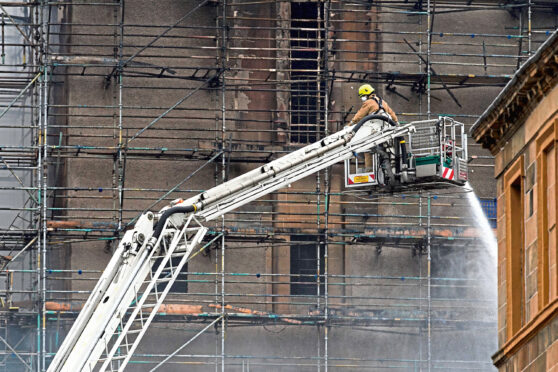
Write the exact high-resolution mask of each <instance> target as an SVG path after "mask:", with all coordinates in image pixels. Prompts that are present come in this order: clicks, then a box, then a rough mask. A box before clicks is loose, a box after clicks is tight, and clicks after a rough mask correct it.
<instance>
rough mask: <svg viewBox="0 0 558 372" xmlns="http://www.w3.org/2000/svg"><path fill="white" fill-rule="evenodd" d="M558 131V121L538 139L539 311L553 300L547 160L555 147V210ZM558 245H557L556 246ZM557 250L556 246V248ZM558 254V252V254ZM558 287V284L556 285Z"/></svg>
mask: <svg viewBox="0 0 558 372" xmlns="http://www.w3.org/2000/svg"><path fill="white" fill-rule="evenodd" d="M557 131H558V125H556V121H554V122H551V123H550V124H549V125H547V126H546V128H544V129H543V130H541V132H540V133H539V135H538V136H537V139H536V159H537V160H536V161H537V168H536V169H537V258H538V264H537V265H538V275H537V279H538V283H537V291H538V294H539V297H538V300H539V301H538V305H539V311H541V310H542V309H543V308H544V307H545V306H546V305H548V303H549V302H550V301H551V300H552V298H550V297H551V296H550V293H549V292H550V263H549V253H550V251H549V249H550V247H549V239H548V212H547V211H548V208H547V203H548V201H549V198H548V195H547V189H548V179H547V159H546V152H547V151H548V150H549V149H550V148H551V147H552V146H554V153H555V159H554V178H555V180H554V182H555V187H554V200H555V205H554V209H555V210H556V207H558V203H557V202H556V198H557V197H558V195H557V188H556V175H557V173H556V172H557V171H558V161H557V159H556V154H558V151H557V150H558V149H557V148H556V139H557V138H558V136H557ZM557 238H558V230H557V229H556V227H555V228H554V239H555V240H554V241H555V242H557V240H556V239H557ZM555 245H556V244H555ZM554 249H555V250H556V246H555V247H554ZM556 253H558V252H556ZM554 285H555V286H556V285H558V283H556V282H555V283H554Z"/></svg>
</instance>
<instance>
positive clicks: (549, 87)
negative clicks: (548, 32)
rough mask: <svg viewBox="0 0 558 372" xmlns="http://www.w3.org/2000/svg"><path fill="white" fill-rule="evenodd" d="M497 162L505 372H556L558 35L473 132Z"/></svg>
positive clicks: (498, 358)
mask: <svg viewBox="0 0 558 372" xmlns="http://www.w3.org/2000/svg"><path fill="white" fill-rule="evenodd" d="M471 134H472V136H473V137H474V139H475V140H476V141H477V142H480V143H482V145H483V146H484V147H485V148H488V149H490V151H491V152H492V154H493V155H494V156H495V170H494V175H495V177H496V179H497V193H498V344H499V350H498V352H497V353H496V354H494V356H493V360H494V364H495V365H496V366H497V367H498V368H499V370H500V371H556V370H558V342H556V341H557V340H558V317H557V316H556V315H557V313H558V290H557V288H558V286H557V285H558V275H557V265H556V253H557V247H558V246H557V239H556V238H557V232H558V230H557V229H556V210H557V208H556V207H557V204H556V202H557V200H558V198H557V191H558V189H557V188H556V175H557V169H558V168H557V166H558V161H557V159H558V152H557V150H556V149H557V147H558V142H557V141H558V31H556V32H554V34H553V35H552V36H551V37H550V38H549V39H548V40H547V42H546V43H545V44H544V45H542V46H541V48H540V49H539V50H538V51H537V52H536V53H535V54H534V55H533V56H532V57H531V58H530V59H529V60H528V61H527V62H526V63H525V64H524V65H523V66H522V67H521V69H520V70H519V71H518V72H517V73H516V74H515V76H514V77H513V79H512V80H511V81H510V82H509V83H508V85H507V86H506V87H505V88H504V90H503V91H502V92H501V93H500V94H499V95H498V97H497V98H496V100H495V101H494V102H493V103H492V104H491V106H490V107H489V108H488V109H487V110H486V111H485V112H484V114H483V115H482V116H481V117H480V118H479V120H478V121H477V122H476V123H475V125H474V126H473V128H472V129H471Z"/></svg>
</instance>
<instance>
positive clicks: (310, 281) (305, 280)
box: [291, 235, 325, 296]
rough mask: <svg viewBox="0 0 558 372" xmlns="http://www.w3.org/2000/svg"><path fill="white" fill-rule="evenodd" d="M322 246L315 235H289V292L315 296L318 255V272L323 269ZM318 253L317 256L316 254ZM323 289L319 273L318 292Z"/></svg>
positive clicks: (322, 280) (323, 250) (321, 271)
mask: <svg viewBox="0 0 558 372" xmlns="http://www.w3.org/2000/svg"><path fill="white" fill-rule="evenodd" d="M324 252H325V249H324V247H323V246H322V247H320V244H319V237H318V236H317V235H303V236H299V235H293V236H291V294H292V295H308V296H315V295H317V294H318V270H317V268H318V257H319V258H320V273H323V270H324V259H325V257H324ZM318 255H319V256H318ZM324 291H325V287H324V278H323V275H320V293H321V294H323V293H324Z"/></svg>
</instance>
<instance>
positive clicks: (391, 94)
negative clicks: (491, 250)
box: [0, 0, 558, 371]
mask: <svg viewBox="0 0 558 372" xmlns="http://www.w3.org/2000/svg"><path fill="white" fill-rule="evenodd" d="M0 12H1V15H0V17H1V19H0V22H1V24H0V27H1V45H0V48H1V60H2V61H1V62H2V66H1V67H0V95H1V108H0V109H1V110H2V111H1V113H0V133H2V136H1V137H0V138H2V142H1V143H0V160H1V164H0V169H1V171H2V173H1V174H2V177H1V178H0V180H1V182H0V190H1V192H0V200H1V205H0V213H1V218H0V221H2V223H1V225H0V236H1V239H0V244H1V247H0V249H1V252H0V265H1V267H2V270H1V271H0V282H1V283H2V284H1V287H0V305H1V308H0V358H1V361H0V370H4V371H19V370H21V371H26V370H36V371H46V369H47V368H48V364H49V362H50V360H51V359H52V357H53V355H54V354H55V353H56V350H57V348H58V347H59V345H60V343H61V341H62V339H63V337H64V335H65V334H66V332H67V330H68V329H69V327H70V326H71V323H72V321H73V320H74V319H75V317H76V316H77V313H78V312H79V309H80V306H81V305H82V304H83V302H84V300H85V299H86V298H87V296H88V294H89V291H90V290H91V289H92V288H93V285H94V283H95V281H96V279H97V278H98V277H99V275H100V272H101V271H102V268H103V265H104V263H105V262H107V261H108V257H109V256H110V252H111V251H112V249H113V248H114V244H115V242H117V241H118V239H119V238H120V237H121V236H122V234H123V233H124V231H125V230H126V229H127V228H129V227H130V226H131V225H133V223H134V221H135V220H136V219H137V217H138V216H139V215H140V213H141V212H143V211H146V210H154V211H156V210H159V209H160V208H162V207H163V206H165V205H167V204H168V203H169V202H170V201H171V200H174V199H176V198H184V199H186V198H187V197H190V196H192V195H194V194H196V193H199V192H201V191H203V190H205V189H208V188H209V187H212V186H214V185H216V184H220V183H222V182H225V181H226V180H228V179H230V178H232V177H234V176H236V175H238V174H240V173H243V172H244V171H246V170H250V169H252V168H254V167H256V166H257V164H261V163H263V162H267V161H269V160H272V159H275V158H277V157H278V156H281V155H282V154H285V153H288V152H291V151H293V150H294V149H297V148H299V147H300V146H301V145H303V144H305V143H308V142H312V141H314V140H317V139H319V138H322V137H323V136H326V135H328V134H330V133H332V132H335V131H337V130H338V129H339V128H341V127H342V126H343V125H345V124H346V123H347V122H348V121H349V120H350V118H351V116H352V114H354V112H356V109H357V108H358V107H357V106H356V105H357V104H358V102H356V101H355V91H354V88H355V87H358V85H359V84H360V83H361V82H369V83H372V84H374V85H375V86H376V88H377V90H378V92H379V93H380V94H381V95H382V97H384V98H385V99H387V100H389V102H390V105H391V106H392V107H395V109H396V111H397V113H398V116H399V118H400V121H401V122H409V121H413V120H423V119H430V118H435V117H438V116H440V115H444V116H450V117H455V118H458V119H459V120H460V121H463V122H465V123H467V127H469V125H470V124H471V123H473V122H474V121H475V119H476V118H477V116H478V115H479V114H480V113H481V112H482V110H483V109H484V108H485V106H486V105H487V104H488V103H489V101H490V97H493V96H495V94H496V93H497V92H498V90H499V89H500V88H501V87H503V86H504V85H505V84H506V82H507V81H508V80H509V79H510V78H511V76H513V73H514V72H515V71H516V70H517V68H518V67H519V66H520V64H521V63H522V61H524V60H526V59H527V58H528V57H529V56H530V55H531V54H532V53H533V52H534V51H535V50H536V49H537V47H538V45H540V44H541V43H542V42H543V41H544V40H545V39H546V37H547V36H548V35H550V33H551V32H552V31H553V30H555V29H556V28H558V9H557V7H556V5H555V4H554V2H553V1H547V0H522V1H501V0H499V1H496V0H494V1H491V0H479V1H471V0H468V1H466V0H462V1H461V0H458V1H444V0H438V1H435V0H417V1H407V0H377V1H373V2H372V1H362V0H352V1H349V0H319V1H294V0H293V1H282V0H198V1H194V0H191V1H174V0H166V1H160V2H132V1H125V0H120V1H118V0H115V1H95V2H81V1H57V2H48V1H43V0H40V1H21V2H18V1H14V2H0ZM493 19H494V20H496V21H494V22H491V20H493ZM483 22H484V23H483ZM502 24H503V25H504V26H502ZM497 30H500V32H498V31H497ZM502 30H504V31H505V32H501V31H502ZM469 153H470V154H472V156H471V159H470V163H469V164H468V165H469V168H470V169H472V171H471V172H472V173H471V174H470V178H471V183H472V184H473V186H474V187H475V189H477V190H481V194H482V196H483V197H484V199H485V200H484V201H483V203H484V204H490V203H491V202H492V201H493V195H494V191H493V190H492V188H493V184H492V183H490V182H489V181H486V180H487V179H488V178H489V177H490V175H491V173H492V162H493V160H492V158H491V156H490V155H489V154H487V153H486V152H484V151H482V150H481V149H480V148H479V147H478V146H477V145H474V144H472V145H470V150H469ZM341 169H342V168H341V165H340V166H339V167H337V166H334V167H332V168H330V169H327V170H325V171H323V172H320V173H318V174H317V175H316V176H315V177H314V178H313V179H310V180H304V181H300V182H297V183H296V184H293V185H292V187H290V188H288V189H284V190H280V191H278V192H276V193H274V194H272V195H269V196H267V197H264V198H262V199H260V200H258V201H257V202H255V203H253V204H251V205H249V206H247V207H244V208H241V209H239V210H237V211H233V212H231V213H228V214H227V215H226V216H224V217H223V218H222V219H220V220H219V221H218V222H216V223H214V224H213V225H211V226H210V228H211V231H210V234H209V236H210V238H209V240H208V241H207V242H206V244H205V246H204V249H203V250H202V251H201V252H200V254H199V255H197V257H195V258H194V259H193V260H191V261H190V262H189V263H188V267H187V271H185V272H184V273H183V275H181V276H180V277H179V280H178V281H177V285H176V288H175V290H174V291H173V293H172V294H171V295H169V299H168V301H167V302H168V303H167V304H166V305H165V308H164V311H161V313H160V314H159V316H158V317H157V318H156V319H157V320H156V324H155V325H154V326H153V327H152V328H153V330H152V331H150V333H149V334H148V335H147V336H146V338H145V341H144V342H143V344H142V345H143V346H142V347H140V349H139V350H138V352H137V353H136V356H135V358H134V359H133V360H132V362H131V363H133V364H134V368H135V369H138V370H141V369H142V368H147V370H152V369H157V368H160V367H163V370H174V369H173V368H176V370H180V368H183V367H184V366H185V365H186V366H189V367H190V368H192V369H193V370H197V369H199V370H206V369H215V370H219V369H220V370H222V371H225V370H227V371H229V370H239V371H240V370H242V371H245V370H246V371H249V370H250V368H253V369H255V370H262V369H265V370H279V369H280V368H282V369H281V370H293V371H295V370H296V371H303V370H318V371H322V370H324V371H328V370H329V369H331V370H343V371H345V370H347V371H348V370H405V371H408V370H409V371H411V370H412V371H431V370H435V369H438V370H440V369H441V370H461V371H462V370H492V369H491V368H492V366H491V362H490V360H489V359H488V358H484V357H482V358H481V357H479V355H482V356H485V355H486V356H489V355H490V353H491V352H493V351H496V347H497V344H496V333H497V332H498V330H497V326H496V307H497V303H496V297H495V288H488V289H487V288H486V283H487V282H488V281H490V280H491V278H490V273H486V267H485V266H482V262H484V261H486V260H487V259H488V258H487V253H486V250H485V249H484V248H483V244H482V242H480V240H479V233H478V230H477V229H476V228H475V227H474V219H475V218H474V216H472V215H470V214H469V213H468V212H467V211H468V209H469V202H468V200H469V199H468V198H467V196H466V193H465V192H463V191H462V190H455V189H451V190H446V191H443V190H442V191H424V192H418V193H409V194H396V195H371V194H369V193H367V192H360V191H354V190H350V191H348V190H345V189H343V187H342V186H341V185H342V181H343V180H342V175H341V173H342V172H341ZM483 190H484V191H483ZM491 207H494V206H493V204H491ZM456 268H458V269H456ZM175 330H178V331H179V332H178V331H177V333H173V332H174V331H175ZM167 335H171V336H172V337H171V336H168V338H173V339H174V340H175V341H176V342H174V343H173V342H170V341H169V342H168V343H169V344H170V345H171V346H172V347H170V348H169V347H167V348H166V349H165V348H163V347H162V346H161V345H163V344H165V342H163V341H164V340H165V339H166V338H167ZM185 335H186V336H185ZM475 338H477V342H473V340H474V339H475ZM479 339H483V340H482V341H481V340H479ZM247 340H250V342H249V341H247ZM367 342H370V344H367ZM460 342H462V343H463V344H464V345H467V347H463V344H460ZM243 345H246V347H243ZM370 345H373V347H371V346H370ZM166 346H169V345H166ZM483 348H484V349H489V350H483ZM490 349H492V350H490ZM447 350H451V355H448V353H446V352H445V351H447ZM135 369H134V370H135Z"/></svg>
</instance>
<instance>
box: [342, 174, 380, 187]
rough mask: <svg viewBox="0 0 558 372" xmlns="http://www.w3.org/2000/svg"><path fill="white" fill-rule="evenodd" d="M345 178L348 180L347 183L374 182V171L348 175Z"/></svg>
mask: <svg viewBox="0 0 558 372" xmlns="http://www.w3.org/2000/svg"><path fill="white" fill-rule="evenodd" d="M347 178H348V181H349V182H348V184H349V185H354V184H356V183H370V182H374V173H370V174H360V175H349V176H348V177H347Z"/></svg>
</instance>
